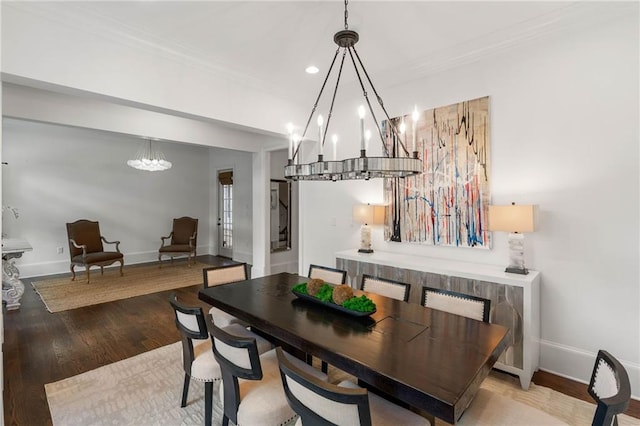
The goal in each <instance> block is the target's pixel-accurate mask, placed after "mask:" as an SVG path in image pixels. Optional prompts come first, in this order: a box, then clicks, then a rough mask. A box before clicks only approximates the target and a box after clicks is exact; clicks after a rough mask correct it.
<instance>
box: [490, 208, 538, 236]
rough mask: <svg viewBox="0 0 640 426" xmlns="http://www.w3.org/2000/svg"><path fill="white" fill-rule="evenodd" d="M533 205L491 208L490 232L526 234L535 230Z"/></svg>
mask: <svg viewBox="0 0 640 426" xmlns="http://www.w3.org/2000/svg"><path fill="white" fill-rule="evenodd" d="M533 208H534V206H532V205H528V206H525V205H522V206H521V205H516V204H512V205H509V206H489V231H503V232H517V233H520V234H522V233H526V232H533V231H534V230H535V227H534V221H533Z"/></svg>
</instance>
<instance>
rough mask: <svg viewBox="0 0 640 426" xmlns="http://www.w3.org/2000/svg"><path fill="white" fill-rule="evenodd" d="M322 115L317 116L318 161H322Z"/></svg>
mask: <svg viewBox="0 0 640 426" xmlns="http://www.w3.org/2000/svg"><path fill="white" fill-rule="evenodd" d="M322 123H323V120H322V115H319V116H318V161H322V145H323V144H322Z"/></svg>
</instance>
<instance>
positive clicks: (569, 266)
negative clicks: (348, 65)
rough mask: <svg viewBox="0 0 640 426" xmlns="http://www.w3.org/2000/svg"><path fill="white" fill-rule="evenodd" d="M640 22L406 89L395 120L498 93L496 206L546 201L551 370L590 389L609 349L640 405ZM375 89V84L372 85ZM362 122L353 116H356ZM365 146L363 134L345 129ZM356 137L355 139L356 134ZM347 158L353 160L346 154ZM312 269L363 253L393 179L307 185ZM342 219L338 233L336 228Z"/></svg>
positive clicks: (539, 250)
mask: <svg viewBox="0 0 640 426" xmlns="http://www.w3.org/2000/svg"><path fill="white" fill-rule="evenodd" d="M638 51H639V43H638V16H637V14H636V16H633V15H631V16H628V17H627V18H621V19H619V20H617V21H615V22H608V23H605V24H602V25H600V26H598V27H594V28H589V29H579V28H576V29H575V31H573V32H572V33H570V34H557V35H556V36H554V38H552V39H547V40H542V41H539V42H537V43H534V44H531V45H529V46H527V47H521V48H520V49H518V50H512V51H508V52H504V53H503V54H501V55H499V56H495V57H489V58H486V59H484V60H482V61H481V62H478V63H475V64H472V65H468V66H464V67H460V68H457V69H454V70H450V71H447V72H443V73H441V74H438V75H433V76H431V77H429V78H426V79H422V80H419V81H415V82H412V83H411V84H406V85H401V86H398V87H393V88H386V89H385V90H382V89H381V88H378V89H379V92H380V94H381V95H382V97H383V99H384V101H385V105H386V106H387V108H389V109H390V114H391V116H395V115H400V114H406V113H408V112H410V111H411V109H413V105H414V104H416V103H417V104H418V105H419V107H420V108H421V109H428V108H432V107H437V106H442V105H448V104H451V103H455V102H460V101H463V100H467V99H473V98H477V97H481V96H486V95H489V96H490V113H491V134H492V136H491V143H492V146H491V149H492V152H491V193H492V199H493V203H494V204H507V203H509V202H512V201H515V202H516V203H519V204H538V205H539V210H540V215H539V221H538V231H537V232H535V233H533V234H530V235H527V245H528V248H527V250H528V251H527V259H526V260H527V264H528V266H529V267H531V268H532V269H537V270H540V271H541V272H542V277H543V278H542V300H541V306H542V310H541V317H542V324H541V328H542V347H541V359H540V365H541V367H542V368H543V369H546V370H549V371H553V372H555V373H558V374H560V375H565V376H568V377H572V378H576V379H579V380H582V381H586V380H588V378H589V375H590V373H591V368H592V366H593V359H594V358H595V353H596V352H597V350H598V349H600V348H604V349H607V350H609V351H610V352H611V353H612V354H614V356H616V357H618V358H620V359H621V360H622V361H624V363H625V365H626V366H627V367H628V370H629V373H630V375H631V378H632V381H633V392H634V394H635V395H640V285H639V277H640V275H639V270H638V265H639V259H640V256H639V250H638V248H639V245H638V237H639V234H640V226H639V220H640V209H639V149H638V146H639V130H638V116H639V109H638V101H639V96H638V93H639V87H638V75H639V71H638V63H639V55H638ZM372 78H373V80H374V82H375V74H373V75H372ZM351 115H353V114H351ZM336 124H337V125H338V126H339V125H340V124H342V125H343V126H344V127H345V128H349V129H353V130H347V131H346V132H344V130H343V132H344V133H345V136H346V137H345V138H343V140H348V139H349V136H351V138H352V140H353V141H357V139H356V137H355V136H356V135H357V134H356V133H355V131H356V130H355V129H356V126H355V125H353V126H352V125H349V124H345V123H344V122H343V123H340V122H339V121H338V120H336ZM349 132H351V133H349ZM341 148H342V149H340V150H339V151H340V156H341V157H343V158H344V156H345V155H350V156H353V155H355V151H356V149H357V148H355V149H352V150H351V152H345V151H347V150H348V149H347V148H346V147H345V148H343V147H341ZM300 191H301V213H300V215H301V221H303V225H302V232H303V235H302V247H301V253H302V262H301V265H300V266H301V270H304V269H305V268H306V267H308V264H309V263H322V264H333V263H334V262H335V260H334V258H333V256H332V253H334V252H336V251H339V250H344V249H349V248H355V247H357V246H358V230H359V228H358V227H357V226H355V225H353V224H352V223H351V219H350V216H351V207H352V205H353V204H356V203H359V202H380V201H382V199H383V194H382V182H380V181H371V182H338V183H325V182H303V183H301V184H300ZM334 221H335V225H333V223H334ZM381 240H382V231H381V230H375V231H374V248H375V249H377V250H386V251H393V252H400V253H412V254H420V255H424V256H429V257H436V258H446V259H456V260H463V261H469V262H476V263H490V264H496V265H505V264H506V263H507V260H508V249H507V242H506V235H503V234H500V233H494V247H493V249H492V250H483V249H457V248H444V247H429V246H423V245H417V244H406V243H400V244H399V243H391V242H388V243H387V242H383V241H381Z"/></svg>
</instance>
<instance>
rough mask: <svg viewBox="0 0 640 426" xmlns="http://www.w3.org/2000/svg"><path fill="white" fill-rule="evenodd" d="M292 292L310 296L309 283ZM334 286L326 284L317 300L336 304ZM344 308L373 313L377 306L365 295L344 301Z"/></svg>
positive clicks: (301, 284) (321, 288)
mask: <svg viewBox="0 0 640 426" xmlns="http://www.w3.org/2000/svg"><path fill="white" fill-rule="evenodd" d="M292 290H293V291H294V292H296V293H301V294H309V293H308V292H307V283H300V284H297V285H295V286H294V287H293V288H292ZM332 296H333V286H331V285H329V284H327V283H324V284H323V285H322V286H321V287H320V289H319V290H318V292H317V293H316V294H315V295H314V297H315V298H317V299H319V300H321V301H323V302H325V303H334V304H335V302H334V301H333V298H332ZM341 306H342V307H344V308H347V309H350V310H352V311H357V312H373V311H375V310H376V304H375V303H373V300H371V299H369V298H368V297H367V296H365V295H364V294H363V295H361V296H354V297H352V298H350V299H348V300H346V301H344V302H343V303H342V305H341Z"/></svg>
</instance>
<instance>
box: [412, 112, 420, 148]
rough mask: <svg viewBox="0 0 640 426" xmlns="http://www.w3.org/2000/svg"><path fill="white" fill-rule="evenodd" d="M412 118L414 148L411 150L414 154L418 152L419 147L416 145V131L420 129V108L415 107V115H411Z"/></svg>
mask: <svg viewBox="0 0 640 426" xmlns="http://www.w3.org/2000/svg"><path fill="white" fill-rule="evenodd" d="M411 117H412V118H413V124H412V129H411V130H412V133H413V147H412V149H411V151H412V152H417V145H416V136H417V135H416V130H417V128H418V118H419V114H418V107H413V114H412V115H411Z"/></svg>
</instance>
